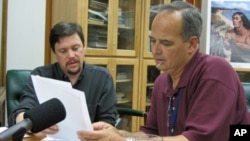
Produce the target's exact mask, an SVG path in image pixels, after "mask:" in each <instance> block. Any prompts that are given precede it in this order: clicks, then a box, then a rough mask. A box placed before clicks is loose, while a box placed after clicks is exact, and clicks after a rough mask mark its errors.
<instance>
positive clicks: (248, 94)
mask: <svg viewBox="0 0 250 141" xmlns="http://www.w3.org/2000/svg"><path fill="white" fill-rule="evenodd" d="M242 85H243V87H244V90H245V92H246V97H247V107H248V111H250V83H249V82H242Z"/></svg>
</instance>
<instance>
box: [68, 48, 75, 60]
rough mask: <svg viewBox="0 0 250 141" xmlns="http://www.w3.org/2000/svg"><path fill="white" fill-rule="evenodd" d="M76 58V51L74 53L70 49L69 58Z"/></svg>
mask: <svg viewBox="0 0 250 141" xmlns="http://www.w3.org/2000/svg"><path fill="white" fill-rule="evenodd" d="M74 56H75V54H74V51H72V50H71V49H69V50H68V57H69V58H72V57H74Z"/></svg>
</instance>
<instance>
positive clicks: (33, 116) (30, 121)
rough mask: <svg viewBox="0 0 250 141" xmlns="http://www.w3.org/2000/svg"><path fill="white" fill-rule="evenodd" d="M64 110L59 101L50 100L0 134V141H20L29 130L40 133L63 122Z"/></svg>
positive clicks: (55, 99)
mask: <svg viewBox="0 0 250 141" xmlns="http://www.w3.org/2000/svg"><path fill="white" fill-rule="evenodd" d="M65 117H66V110H65V108H64V106H63V104H62V102H61V101H60V100H58V99H57V98H52V99H50V100H48V101H46V102H44V103H42V104H40V105H38V106H37V107H35V108H33V109H31V110H29V111H26V112H25V113H24V120H23V121H21V122H19V123H17V124H15V125H13V126H11V127H9V128H8V129H6V130H4V131H3V132H2V133H0V141H9V140H11V139H12V140H13V141H21V140H22V139H23V136H24V134H25V133H26V132H27V131H29V130H31V131H32V132H33V133H37V132H40V131H42V130H44V129H47V128H49V127H50V126H52V125H55V124H56V123H58V122H60V121H62V120H64V119H65Z"/></svg>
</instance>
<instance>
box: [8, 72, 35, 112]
mask: <svg viewBox="0 0 250 141" xmlns="http://www.w3.org/2000/svg"><path fill="white" fill-rule="evenodd" d="M30 73H31V70H8V71H7V75H6V104H7V116H9V115H10V113H11V112H12V111H13V110H14V109H15V108H16V107H17V106H18V105H19V99H20V97H21V95H22V94H23V89H24V86H25V83H26V82H27V79H28V78H29V76H30Z"/></svg>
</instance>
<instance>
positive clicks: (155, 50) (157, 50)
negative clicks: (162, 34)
mask: <svg viewBox="0 0 250 141" xmlns="http://www.w3.org/2000/svg"><path fill="white" fill-rule="evenodd" d="M152 52H153V53H155V54H159V53H161V46H160V44H159V42H155V43H154V44H152Z"/></svg>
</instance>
